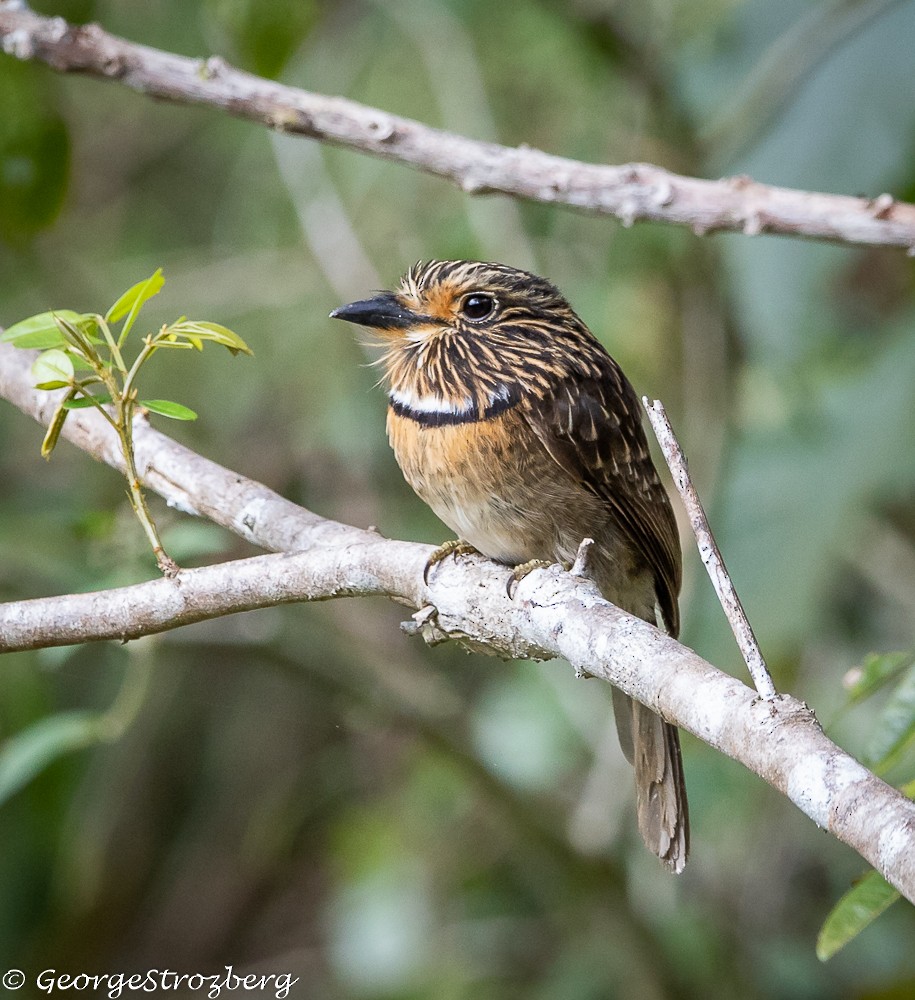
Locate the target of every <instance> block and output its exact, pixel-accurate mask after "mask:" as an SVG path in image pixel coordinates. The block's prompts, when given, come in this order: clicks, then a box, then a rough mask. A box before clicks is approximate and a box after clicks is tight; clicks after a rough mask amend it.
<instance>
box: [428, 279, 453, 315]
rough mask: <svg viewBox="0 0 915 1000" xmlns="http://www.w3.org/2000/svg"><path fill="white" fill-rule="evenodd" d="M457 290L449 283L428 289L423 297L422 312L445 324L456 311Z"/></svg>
mask: <svg viewBox="0 0 915 1000" xmlns="http://www.w3.org/2000/svg"><path fill="white" fill-rule="evenodd" d="M458 294H459V293H458V289H457V288H456V287H455V285H454V284H453V283H452V282H450V281H443V282H442V283H441V284H439V285H436V286H435V287H434V288H430V289H428V290H427V291H426V293H425V295H424V296H423V298H424V301H423V303H422V311H423V312H424V313H425V314H426V315H427V316H434V317H435V318H436V319H441V320H443V321H444V322H446V323H450V322H451V321H452V320H453V319H454V315H455V313H456V311H457V300H458Z"/></svg>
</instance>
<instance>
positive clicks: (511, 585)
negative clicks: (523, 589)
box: [505, 559, 552, 601]
mask: <svg viewBox="0 0 915 1000" xmlns="http://www.w3.org/2000/svg"><path fill="white" fill-rule="evenodd" d="M548 566H552V563H551V562H549V561H548V560H546V559H530V560H528V561H527V562H526V563H521V565H520V566H516V567H515V568H514V569H513V570H512V572H511V576H510V577H509V578H508V583H507V584H506V585H505V593H506V594H508V598H509V600H511V601H513V600H514V599H515V591H516V590H517V589H518V584H519V583H520V582H521V581H522V580H523V579H524V578H525V577H526V576H527V574H528V573H533V571H534V570H535V569H546V568H547V567H548Z"/></svg>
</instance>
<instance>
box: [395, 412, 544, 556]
mask: <svg viewBox="0 0 915 1000" xmlns="http://www.w3.org/2000/svg"><path fill="white" fill-rule="evenodd" d="M517 422H518V421H517V419H516V418H515V417H514V415H513V414H511V413H504V414H502V415H499V416H495V417H492V418H489V419H484V420H474V421H465V422H461V423H450V424H449V423H444V424H428V423H421V422H419V421H417V420H414V419H412V418H410V417H407V416H404V415H402V414H401V413H399V412H398V411H397V409H396V408H395V407H394V406H391V407H390V408H389V409H388V424H387V426H388V438H389V440H390V442H391V447H392V448H393V449H394V455H395V457H396V458H397V463H398V465H399V466H400V468H401V470H402V471H403V474H404V477H405V478H406V480H407V482H408V483H409V484H410V485H411V486H412V487H413V489H414V490H415V491H416V492H417V494H418V495H419V496H420V498H421V499H422V500H424V501H425V502H426V503H427V504H428V505H429V506H430V507H431V508H432V510H433V511H434V512H435V513H436V514H437V515H438V517H440V518H441V520H442V521H444V522H445V524H447V525H448V527H449V528H451V529H452V531H454V532H455V533H456V534H457V535H458V536H459V537H460V538H463V539H465V540H466V541H468V542H470V543H471V545H473V546H474V547H475V548H476V549H478V550H479V551H480V552H482V553H483V554H484V555H487V556H489V557H490V558H491V559H496V560H498V561H500V562H506V563H512V564H517V563H520V562H524V561H526V560H527V559H529V558H532V557H531V556H529V555H527V549H528V546H529V536H530V512H531V508H532V503H531V501H532V497H531V493H532V492H535V491H536V482H537V478H538V477H537V475H536V470H535V469H533V468H530V466H531V464H532V463H531V456H530V455H527V454H526V448H525V445H524V440H523V438H522V437H521V436H520V435H519V434H518V433H517V427H516V424H517ZM527 472H530V473H532V474H526V473H527Z"/></svg>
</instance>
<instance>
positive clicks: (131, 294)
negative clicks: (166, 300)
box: [105, 267, 165, 336]
mask: <svg viewBox="0 0 915 1000" xmlns="http://www.w3.org/2000/svg"><path fill="white" fill-rule="evenodd" d="M164 284H165V278H164V277H163V276H162V268H161V267H157V268H156V270H155V271H154V272H153V273H152V274H151V275H150V276H149V277H148V278H146V279H144V280H143V281H138V282H137V283H136V284H135V285H133V286H131V287H130V288H128V289H127V291H126V292H124V294H123V295H122V296H121V297H120V298H119V299H118V300H117V302H115V303H114V305H113V306H112V307H111V308H110V309H109V310H108V312H106V313H105V319H106V321H107V322H109V323H117V322H118V320H121V319H123V318H124V317H125V316H126V315H127V314H128V313H132V314H133V315H132V318H131V320H130V321H129V322H130V323H131V324H132V322H133V319H135V318H136V315H137V313H138V312H139V311H140V309H141V308H142V306H143V303H144V302H148V301H149V300H150V299H151V298H152V297H153V296H154V295H158V294H159V292H160V291H161V290H162V286H163V285H164ZM121 335H122V336H123V335H124V334H123V333H122V334H121Z"/></svg>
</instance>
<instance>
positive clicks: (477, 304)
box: [461, 292, 496, 323]
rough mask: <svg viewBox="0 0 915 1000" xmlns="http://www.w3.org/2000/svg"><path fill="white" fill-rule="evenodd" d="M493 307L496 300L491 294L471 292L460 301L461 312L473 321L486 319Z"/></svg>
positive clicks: (494, 307) (492, 311)
mask: <svg viewBox="0 0 915 1000" xmlns="http://www.w3.org/2000/svg"><path fill="white" fill-rule="evenodd" d="M495 309H496V300H495V299H494V298H493V297H492V296H491V295H483V294H481V293H480V292H473V293H471V294H470V295H468V296H466V297H465V298H464V301H463V302H462V303H461V314H462V315H463V316H464V317H465V318H466V319H469V320H471V322H474V323H478V322H480V320H484V319H488V318H489V317H490V316H492V314H493V313H494V312H495Z"/></svg>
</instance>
